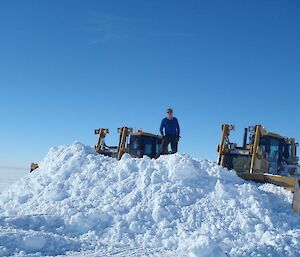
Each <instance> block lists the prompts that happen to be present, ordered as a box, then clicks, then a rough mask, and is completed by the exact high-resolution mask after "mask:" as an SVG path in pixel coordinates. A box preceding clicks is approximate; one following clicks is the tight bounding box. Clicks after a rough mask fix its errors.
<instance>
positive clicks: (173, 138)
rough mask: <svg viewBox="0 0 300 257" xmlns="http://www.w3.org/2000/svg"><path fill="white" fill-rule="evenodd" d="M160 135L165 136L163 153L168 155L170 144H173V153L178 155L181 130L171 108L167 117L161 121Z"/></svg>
mask: <svg viewBox="0 0 300 257" xmlns="http://www.w3.org/2000/svg"><path fill="white" fill-rule="evenodd" d="M160 134H161V135H162V136H163V140H162V149H161V153H162V154H168V146H169V144H171V150H172V153H176V152H177V148H178V141H179V137H180V128H179V123H178V120H177V119H176V118H175V117H173V110H172V109H171V108H168V109H167V117H166V118H164V119H163V120H162V121H161V125H160Z"/></svg>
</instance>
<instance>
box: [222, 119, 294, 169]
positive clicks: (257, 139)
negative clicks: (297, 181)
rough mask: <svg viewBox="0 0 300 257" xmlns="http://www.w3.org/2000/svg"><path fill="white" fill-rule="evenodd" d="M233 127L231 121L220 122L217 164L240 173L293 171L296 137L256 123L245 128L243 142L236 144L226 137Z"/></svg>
mask: <svg viewBox="0 0 300 257" xmlns="http://www.w3.org/2000/svg"><path fill="white" fill-rule="evenodd" d="M233 130H234V126H233V125H228V124H224V125H222V139H221V144H220V145H219V146H218V152H219V158H218V164H219V165H222V166H223V167H226V168H228V169H234V170H236V171H237V172H241V173H242V172H249V173H270V174H277V175H279V174H285V173H288V174H294V173H295V171H296V169H297V165H298V157H297V151H296V148H297V145H298V144H297V143H295V139H293V138H287V137H282V136H280V135H278V134H275V133H272V132H268V131H267V130H266V129H264V128H263V127H262V126H261V125H256V126H252V127H248V128H245V130H244V131H245V132H244V137H243V145H242V146H237V144H236V143H232V142H230V139H229V136H230V133H231V131H233ZM248 135H249V137H248Z"/></svg>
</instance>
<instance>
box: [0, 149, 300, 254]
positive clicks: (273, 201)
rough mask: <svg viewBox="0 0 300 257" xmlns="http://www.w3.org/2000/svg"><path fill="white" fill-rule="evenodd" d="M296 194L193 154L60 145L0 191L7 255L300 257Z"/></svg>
mask: <svg viewBox="0 0 300 257" xmlns="http://www.w3.org/2000/svg"><path fill="white" fill-rule="evenodd" d="M291 197H292V196H291V193H289V192H286V191H285V190H283V189H281V188H277V187H275V186H272V185H262V186H257V184H254V183H248V182H245V181H243V180H242V179H240V178H238V177H237V176H236V175H235V174H234V173H233V172H230V171H228V170H226V169H223V168H221V167H219V166H217V165H216V164H215V163H214V162H211V161H207V160H197V159H194V158H191V157H190V156H188V155H183V154H175V155H170V156H161V157H160V158H159V159H157V160H154V159H150V158H148V157H144V158H142V159H134V158H131V157H130V156H128V155H125V156H123V158H122V160H121V161H119V162H118V161H116V160H115V159H112V158H109V157H105V156H101V155H97V154H95V153H94V150H93V149H92V148H90V147H88V146H85V145H82V144H80V143H74V144H73V145H71V146H59V147H54V148H52V149H50V151H49V153H48V154H47V156H46V157H45V159H44V160H43V162H42V163H40V168H39V169H38V170H36V171H34V172H33V173H31V174H28V175H27V176H26V177H24V178H23V179H21V180H19V181H18V182H17V183H16V184H14V185H13V186H12V187H10V188H9V190H7V191H5V192H3V193H2V194H1V195H0V228H1V230H0V256H9V255H15V256H43V255H63V254H69V255H70V254H71V255H72V256H74V254H75V252H81V253H84V252H85V251H86V252H88V251H89V250H92V252H94V253H95V252H98V253H102V254H100V255H99V254H98V256H109V255H113V254H112V253H116V252H118V249H135V250H136V254H135V255H131V256H143V255H146V256H148V255H150V256H168V255H167V253H172V254H174V255H172V256H193V257H195V256H196V257H206V256H211V257H214V256H216V257H217V256H218V257H223V256H299V255H298V254H299V249H300V222H299V221H300V217H299V216H297V215H296V214H294V213H293V212H292V210H291ZM147 249H148V250H147ZM120 252H121V250H120ZM150 253H151V254H150ZM154 253H155V254H156V255H155V254H154ZM119 256H126V255H125V254H123V255H122V254H121V255H119Z"/></svg>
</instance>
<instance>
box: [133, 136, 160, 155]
mask: <svg viewBox="0 0 300 257" xmlns="http://www.w3.org/2000/svg"><path fill="white" fill-rule="evenodd" d="M161 142H162V139H161V137H160V136H157V135H154V134H150V133H144V132H142V131H140V132H137V133H133V134H131V135H130V141H129V145H128V149H129V153H130V155H132V156H134V157H138V158H140V157H143V156H144V155H147V156H149V157H150V158H157V157H158V156H159V155H160V152H161Z"/></svg>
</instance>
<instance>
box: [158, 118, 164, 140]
mask: <svg viewBox="0 0 300 257" xmlns="http://www.w3.org/2000/svg"><path fill="white" fill-rule="evenodd" d="M164 127H165V122H164V119H163V120H162V121H161V124H160V128H159V131H160V134H161V135H162V136H163V135H164Z"/></svg>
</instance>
